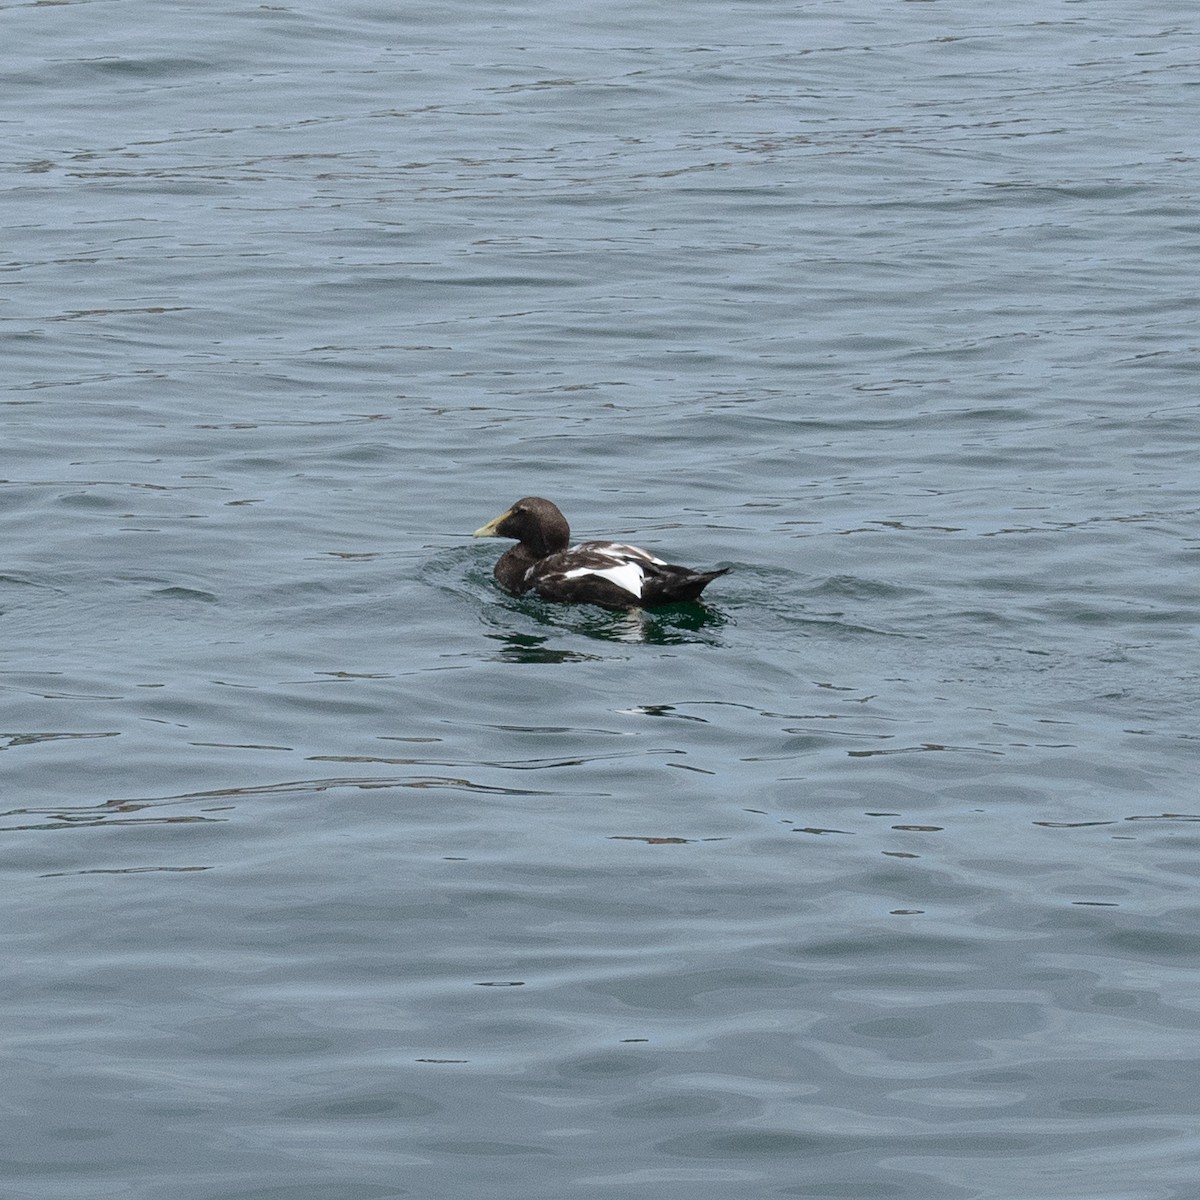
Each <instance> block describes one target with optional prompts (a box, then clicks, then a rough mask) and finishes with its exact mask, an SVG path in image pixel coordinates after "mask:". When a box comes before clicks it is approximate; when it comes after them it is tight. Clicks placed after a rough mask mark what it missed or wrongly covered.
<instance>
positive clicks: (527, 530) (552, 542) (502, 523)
mask: <svg viewBox="0 0 1200 1200" xmlns="http://www.w3.org/2000/svg"><path fill="white" fill-rule="evenodd" d="M475 536H476V537H505V538H515V539H516V540H517V541H518V542H520V543H521V545H522V546H524V547H525V548H526V549H527V550H528V551H529V553H530V555H531V556H532V557H533V558H535V559H537V558H545V557H546V556H547V555H550V554H557V553H558V551H559V550H565V549H566V548H567V545H568V544H569V543H570V540H571V528H570V526H569V525H568V524H567V518H566V517H564V516H563V515H562V513H561V512H559V511H558V506H557V505H556V504H551V503H550V501H549V500H543V499H542V498H541V497H540V496H526V497H525V498H524V499H523V500H518V501H517V502H516V504H514V505H513V506H512V507H511V508H510V509H508V510H507V511H506V512H502V513H501V514H500V515H499V516H498V517H497V518H496V519H495V520H494V521H489V522H488V523H487V524H486V525H484V526H483V528H482V529H477V530H475Z"/></svg>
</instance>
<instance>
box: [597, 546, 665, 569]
mask: <svg viewBox="0 0 1200 1200" xmlns="http://www.w3.org/2000/svg"><path fill="white" fill-rule="evenodd" d="M574 549H575V550H587V551H591V552H593V553H596V554H603V555H605V557H607V558H615V559H622V558H625V559H628V558H636V559H638V561H639V562H649V563H657V564H658V565H659V566H660V567H665V566H666V565H667V564H666V560H665V559H661V558H655V557H654V555H653V554H651V553H650V551H649V550H643V549H642V548H641V546H627V545H626V544H625V543H624V542H580V543H579V545H578V546H575V547H574Z"/></svg>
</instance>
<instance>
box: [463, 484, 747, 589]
mask: <svg viewBox="0 0 1200 1200" xmlns="http://www.w3.org/2000/svg"><path fill="white" fill-rule="evenodd" d="M474 536H475V537H500V538H514V539H515V540H516V543H517V544H516V545H515V546H510V547H509V549H507V550H506V551H505V552H504V553H503V554H502V555H501V556H500V558H499V561H498V562H497V563H496V566H495V568H494V569H493V571H492V574H493V575H495V577H496V581H497V582H498V583H499V584H500V586H501V587H502V588H504V590H505V591H506V592H509V593H511V594H512V595H514V596H524V595H525V594H526V593H528V592H533V593H534V594H536V595H538V596H540V597H541V598H542V599H543V600H552V601H555V602H556V603H559V604H598V605H599V606H600V607H601V608H610V609H633V608H659V607H661V606H663V605H665V604H678V603H680V602H682V601H687V600H699V599H700V593H701V592H703V591H704V589H705V588H706V587H707V586H708V585H709V584H710V583H712V581H713V580H714V579H716V578H717V577H718V576H721V575H724V574H725V573H726V572H727V571H728V570H729V568H728V567H718V568H717V569H716V570H715V571H695V570H693V569H692V568H691V567H679V566H675V565H674V564H673V563H669V562H664V561H663V560H662V559H661V558H656V557H655V556H654V555H653V554H651V553H650V552H649V551H648V550H643V549H641V547H639V546H627V545H626V544H625V543H624V542H580V543H579V544H578V545H577V546H572V545H571V527H570V526H569V525H568V524H567V519H566V517H564V516H563V515H562V512H561V510H560V509H559V507H558V505H557V504H554V503H553V502H552V501H550V500H545V499H543V498H542V497H541V496H525V497H524V498H523V499H521V500H518V501H517V502H516V503H515V504H513V505H512V506H511V507H509V508H507V509H505V510H504V512H502V513H501V514H500V515H499V516H498V517H496V518H495V520H492V521H489V522H488V523H487V524H486V525H484V526H482V527H481V528H479V529H477V530H475V535H474Z"/></svg>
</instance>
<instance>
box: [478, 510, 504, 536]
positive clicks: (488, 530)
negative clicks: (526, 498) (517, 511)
mask: <svg viewBox="0 0 1200 1200" xmlns="http://www.w3.org/2000/svg"><path fill="white" fill-rule="evenodd" d="M510 516H512V509H509V510H508V511H507V512H502V513H501V514H500V515H499V516H498V517H497V518H496V519H495V520H494V521H489V522H488V523H487V524H486V525H481V526H480V527H479V528H478V529H477V530H475V532H474V533H473V534H472V535H471V536H472V537H499V536H500V534H498V533H497V532H496V530H498V529H499V528H500V526H501V525H503V524H504V522H505V521H506V520H508V518H509V517H510Z"/></svg>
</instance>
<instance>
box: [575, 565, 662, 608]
mask: <svg viewBox="0 0 1200 1200" xmlns="http://www.w3.org/2000/svg"><path fill="white" fill-rule="evenodd" d="M585 575H598V576H599V577H600V578H601V579H607V580H608V581H609V582H610V583H615V584H616V585H617V587H619V588H622V589H623V590H624V591H626V592H629V594H630V595H632V596H636V597H637V598H638V599H639V600H640V599H641V598H642V581H643V580H644V579H645V578H646V573H645V572H644V571H643V570H642V568H641V567H639V566H638V565H637V563H636V562H620V561H614V563H613V565H612V566H611V567H575V568H574V569H573V570H570V571H564V572H563V576H562V577H563V578H564V579H582V578H583V577H584V576H585Z"/></svg>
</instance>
